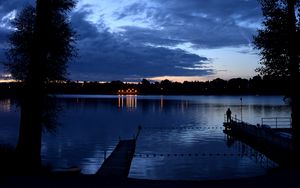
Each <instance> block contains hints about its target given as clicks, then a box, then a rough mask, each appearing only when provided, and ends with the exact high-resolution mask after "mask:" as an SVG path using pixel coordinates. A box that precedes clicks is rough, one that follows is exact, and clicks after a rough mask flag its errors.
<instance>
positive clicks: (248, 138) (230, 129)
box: [224, 118, 293, 166]
mask: <svg viewBox="0 0 300 188" xmlns="http://www.w3.org/2000/svg"><path fill="white" fill-rule="evenodd" d="M224 127H225V130H224V133H226V134H227V135H229V136H231V137H233V138H236V139H238V140H240V141H242V142H244V143H245V144H247V145H249V146H251V147H252V148H254V149H256V150H257V151H259V152H261V153H262V154H264V155H266V156H267V157H268V158H269V159H271V160H273V161H274V162H276V163H278V164H279V165H283V166H287V165H292V163H293V145H292V138H291V136H290V134H288V133H287V132H288V131H289V129H282V128H280V129H275V128H274V129H273V128H270V127H269V126H260V125H251V124H249V123H246V122H243V121H240V120H238V119H235V118H233V119H232V120H231V121H230V122H224Z"/></svg>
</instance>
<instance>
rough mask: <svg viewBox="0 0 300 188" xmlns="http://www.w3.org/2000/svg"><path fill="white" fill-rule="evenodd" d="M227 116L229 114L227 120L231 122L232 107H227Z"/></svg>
mask: <svg viewBox="0 0 300 188" xmlns="http://www.w3.org/2000/svg"><path fill="white" fill-rule="evenodd" d="M226 116H227V122H231V110H230V108H228V109H227V111H226Z"/></svg>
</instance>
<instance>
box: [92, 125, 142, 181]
mask: <svg viewBox="0 0 300 188" xmlns="http://www.w3.org/2000/svg"><path fill="white" fill-rule="evenodd" d="M141 130H142V126H138V129H137V133H136V135H135V137H134V138H133V139H130V140H120V141H119V143H118V144H117V146H116V148H115V149H114V151H113V152H112V153H111V154H110V156H109V157H108V158H107V159H105V160H104V162H103V164H102V166H101V167H100V168H99V170H98V171H97V173H96V175H99V176H101V177H105V178H109V179H124V178H127V177H128V174H129V170H130V166H131V161H132V158H133V157H134V152H135V146H136V141H137V139H138V137H139V135H140V132H141Z"/></svg>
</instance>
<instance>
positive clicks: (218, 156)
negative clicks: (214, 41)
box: [0, 95, 290, 180]
mask: <svg viewBox="0 0 300 188" xmlns="http://www.w3.org/2000/svg"><path fill="white" fill-rule="evenodd" d="M53 100H54V101H55V102H56V103H57V104H58V106H59V109H60V110H59V113H58V114H57V121H58V122H59V124H58V126H57V127H56V129H55V132H54V133H49V132H47V131H44V133H43V141H42V158H43V162H44V164H49V165H51V166H53V167H54V168H59V167H70V166H79V167H81V168H82V170H83V173H86V174H93V173H95V172H96V171H97V170H98V168H99V167H100V166H101V164H102V162H103V160H104V156H105V155H106V156H108V155H109V154H110V153H111V151H112V150H113V149H114V147H115V145H116V144H117V142H118V140H119V138H121V139H122V138H124V139H125V138H132V137H133V135H134V134H135V133H136V130H137V127H138V126H139V125H142V127H143V128H142V131H141V134H140V136H139V138H138V141H137V148H136V156H135V158H134V159H133V161H132V165H131V170H130V174H129V176H130V177H132V178H147V179H198V180H199V179H223V178H235V177H248V176H256V175H262V174H265V173H266V172H267V171H268V169H270V168H272V167H275V166H276V164H275V163H273V162H272V161H270V160H268V159H267V158H266V157H264V156H263V155H262V154H260V153H258V152H256V151H255V150H253V149H252V148H250V147H248V146H246V145H244V144H242V143H240V142H238V141H235V142H230V140H228V139H227V137H226V135H224V133H223V127H222V123H223V121H224V113H225V111H226V109H227V108H228V107H229V108H231V111H232V114H233V115H236V116H237V118H241V111H242V118H243V120H244V121H247V122H249V123H253V124H257V123H260V121H261V118H262V117H276V116H277V117H287V116H289V114H290V108H289V107H288V106H287V105H286V104H285V103H284V102H283V100H282V97H281V96H243V97H242V108H241V100H240V97H239V96H123V97H122V96H103V95H60V96H57V98H56V99H53ZM19 110H20V109H19V107H18V105H17V104H16V103H15V101H14V100H12V99H0V144H10V145H12V146H16V143H17V140H18V131H19V118H20V115H19Z"/></svg>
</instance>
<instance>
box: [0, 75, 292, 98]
mask: <svg viewBox="0 0 300 188" xmlns="http://www.w3.org/2000/svg"><path fill="white" fill-rule="evenodd" d="M289 85H290V84H289V80H288V79H286V78H278V77H277V78H272V77H266V76H265V77H263V78H261V77H260V76H255V77H253V78H250V79H249V80H248V79H242V78H233V79H230V80H223V79H220V78H217V79H214V80H212V81H206V82H201V81H194V82H188V81H185V82H183V83H179V82H172V81H170V80H163V81H161V82H150V81H148V80H146V79H143V80H142V81H141V82H139V83H126V82H122V81H111V82H104V83H103V82H96V81H84V82H82V81H65V82H51V83H48V84H47V85H46V90H47V93H49V94H103V95H115V94H119V92H120V91H123V90H124V91H126V90H128V89H131V90H134V91H136V92H134V93H133V94H138V95H285V94H286V93H287V91H288V86H289ZM23 87H24V83H23V82H7V83H5V82H3V83H0V96H16V95H19V94H20V93H22V88H23ZM129 94H130V93H129Z"/></svg>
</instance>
